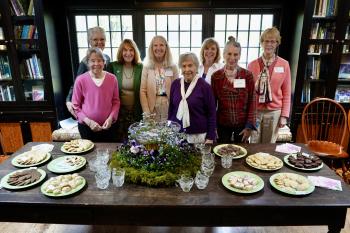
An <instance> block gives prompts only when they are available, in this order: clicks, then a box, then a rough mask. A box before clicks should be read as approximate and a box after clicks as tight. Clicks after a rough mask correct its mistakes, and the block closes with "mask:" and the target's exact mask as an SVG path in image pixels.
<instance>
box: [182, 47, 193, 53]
mask: <svg viewBox="0 0 350 233" xmlns="http://www.w3.org/2000/svg"><path fill="white" fill-rule="evenodd" d="M190 51H191V49H190V48H188V47H182V48H180V54H183V53H187V52H190Z"/></svg>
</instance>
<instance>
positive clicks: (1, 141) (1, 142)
mask: <svg viewBox="0 0 350 233" xmlns="http://www.w3.org/2000/svg"><path fill="white" fill-rule="evenodd" d="M0 147H1V148H0V149H1V150H0V151H2V154H0V163H2V162H3V161H4V160H6V159H7V158H8V157H9V156H8V155H7V152H6V149H5V143H4V138H3V137H2V133H1V130H0Z"/></svg>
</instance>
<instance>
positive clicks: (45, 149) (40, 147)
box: [32, 143, 54, 153]
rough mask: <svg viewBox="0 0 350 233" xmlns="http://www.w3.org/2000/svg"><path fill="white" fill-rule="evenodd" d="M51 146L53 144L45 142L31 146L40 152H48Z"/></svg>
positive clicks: (51, 148)
mask: <svg viewBox="0 0 350 233" xmlns="http://www.w3.org/2000/svg"><path fill="white" fill-rule="evenodd" d="M53 147H54V145H51V144H47V143H45V144H39V145H36V146H32V150H38V151H41V152H45V153H49V152H51V151H52V150H53Z"/></svg>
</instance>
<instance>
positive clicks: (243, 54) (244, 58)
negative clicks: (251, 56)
mask: <svg viewBox="0 0 350 233" xmlns="http://www.w3.org/2000/svg"><path fill="white" fill-rule="evenodd" d="M247 51H248V50H247V48H242V50H241V59H240V62H244V63H245V62H247Z"/></svg>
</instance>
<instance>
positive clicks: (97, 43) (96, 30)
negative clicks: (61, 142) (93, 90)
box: [66, 26, 111, 118]
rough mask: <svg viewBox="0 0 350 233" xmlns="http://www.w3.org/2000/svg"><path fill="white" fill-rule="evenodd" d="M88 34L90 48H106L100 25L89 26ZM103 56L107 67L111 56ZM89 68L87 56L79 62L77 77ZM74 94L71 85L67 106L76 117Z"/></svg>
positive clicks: (104, 35) (103, 32) (103, 33)
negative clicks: (73, 101)
mask: <svg viewBox="0 0 350 233" xmlns="http://www.w3.org/2000/svg"><path fill="white" fill-rule="evenodd" d="M87 34H88V39H89V45H90V48H99V49H101V50H102V51H103V50H104V48H105V44H106V33H105V30H104V29H103V28H101V27H99V26H96V27H93V28H89V29H88V31H87ZM103 57H104V60H105V66H104V69H105V68H106V67H107V65H108V64H109V62H110V60H111V58H110V57H109V56H108V55H107V54H103ZM88 70H89V65H88V61H87V57H84V58H83V60H82V61H81V62H80V64H79V67H78V71H77V76H76V77H78V76H79V75H81V74H84V73H85V72H87V71H88ZM74 82H75V79H74V80H73V84H74ZM72 95H73V85H72V86H71V88H70V90H69V92H68V95H67V97H66V106H67V109H68V111H69V112H70V113H71V114H72V115H73V116H74V117H75V118H77V116H76V115H75V111H74V106H73V104H72Z"/></svg>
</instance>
